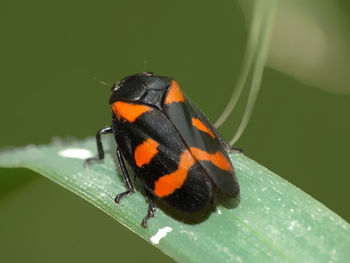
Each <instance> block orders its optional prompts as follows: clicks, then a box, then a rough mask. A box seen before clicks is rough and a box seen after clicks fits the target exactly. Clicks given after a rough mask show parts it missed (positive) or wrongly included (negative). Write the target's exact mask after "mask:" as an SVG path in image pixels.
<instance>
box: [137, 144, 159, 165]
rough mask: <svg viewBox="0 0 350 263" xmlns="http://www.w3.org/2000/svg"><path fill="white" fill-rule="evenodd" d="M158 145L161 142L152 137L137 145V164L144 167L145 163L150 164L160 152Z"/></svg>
mask: <svg viewBox="0 0 350 263" xmlns="http://www.w3.org/2000/svg"><path fill="white" fill-rule="evenodd" d="M158 145H159V144H158V143H157V142H156V141H155V140H153V139H151V138H148V139H147V140H145V141H143V142H142V143H141V144H139V145H137V147H136V149H135V153H134V158H135V162H136V165H137V166H138V167H142V166H143V165H145V164H149V163H150V162H151V161H152V159H153V157H154V156H155V155H156V154H157V153H158Z"/></svg>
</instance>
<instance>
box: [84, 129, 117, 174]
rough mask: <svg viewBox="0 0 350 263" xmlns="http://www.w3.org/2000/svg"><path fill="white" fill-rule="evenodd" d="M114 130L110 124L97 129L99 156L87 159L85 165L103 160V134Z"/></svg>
mask: <svg viewBox="0 0 350 263" xmlns="http://www.w3.org/2000/svg"><path fill="white" fill-rule="evenodd" d="M112 132H113V130H112V126H108V127H105V128H103V129H100V130H98V131H97V134H96V144H97V151H98V157H92V158H88V159H86V160H85V162H84V166H85V167H87V166H89V165H90V164H91V163H92V162H94V161H99V160H103V159H104V158H105V153H104V151H103V146H102V141H101V134H108V133H112Z"/></svg>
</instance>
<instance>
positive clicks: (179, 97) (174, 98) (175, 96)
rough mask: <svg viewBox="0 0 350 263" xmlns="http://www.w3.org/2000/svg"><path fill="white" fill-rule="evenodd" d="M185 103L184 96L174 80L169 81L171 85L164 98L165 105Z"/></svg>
mask: <svg viewBox="0 0 350 263" xmlns="http://www.w3.org/2000/svg"><path fill="white" fill-rule="evenodd" d="M179 101H181V102H185V99H184V95H183V94H182V92H181V90H180V87H179V85H178V84H177V82H176V81H175V80H172V81H171V85H170V88H169V91H168V94H167V96H166V98H165V104H170V103H172V102H179Z"/></svg>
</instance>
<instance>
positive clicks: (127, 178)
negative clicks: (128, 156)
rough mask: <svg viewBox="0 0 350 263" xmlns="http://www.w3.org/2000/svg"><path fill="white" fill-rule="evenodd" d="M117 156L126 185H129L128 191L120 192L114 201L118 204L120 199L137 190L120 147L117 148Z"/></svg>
mask: <svg viewBox="0 0 350 263" xmlns="http://www.w3.org/2000/svg"><path fill="white" fill-rule="evenodd" d="M117 158H118V162H119V165H120V169H121V170H122V174H123V177H124V181H125V183H126V186H127V187H128V189H129V190H128V191H125V192H123V193H120V194H118V195H117V196H116V197H115V199H114V202H116V203H117V204H119V201H120V199H121V198H123V197H125V196H128V195H129V194H131V193H133V192H134V191H135V188H134V185H133V183H132V181H131V178H130V175H129V173H128V170H127V169H126V166H125V163H124V159H123V156H122V153H121V151H120V149H119V147H118V148H117Z"/></svg>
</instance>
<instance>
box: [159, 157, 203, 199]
mask: <svg viewBox="0 0 350 263" xmlns="http://www.w3.org/2000/svg"><path fill="white" fill-rule="evenodd" d="M195 163H196V160H195V159H194V158H193V156H192V154H191V153H190V151H188V150H186V151H184V152H183V153H182V154H181V156H180V162H179V166H178V168H177V170H176V171H174V172H172V173H170V174H167V175H163V176H162V177H160V178H159V179H158V180H157V181H156V182H155V184H154V193H155V194H156V195H157V196H159V197H165V196H168V195H170V194H172V193H173V192H174V191H175V190H176V189H179V188H180V187H181V186H182V185H183V183H184V181H185V180H186V178H187V174H188V170H189V169H190V168H191V167H192V166H193V165H194V164H195Z"/></svg>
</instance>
